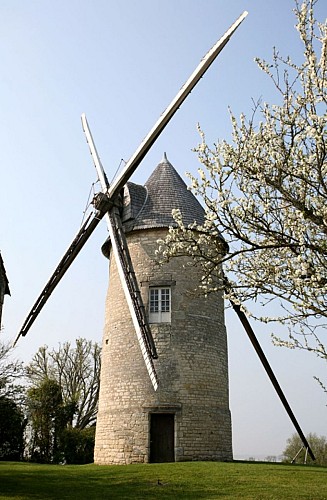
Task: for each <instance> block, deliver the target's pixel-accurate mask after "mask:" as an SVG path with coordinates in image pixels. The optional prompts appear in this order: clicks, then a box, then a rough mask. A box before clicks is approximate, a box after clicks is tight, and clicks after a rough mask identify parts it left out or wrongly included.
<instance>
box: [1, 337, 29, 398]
mask: <svg viewBox="0 0 327 500" xmlns="http://www.w3.org/2000/svg"><path fill="white" fill-rule="evenodd" d="M12 351H13V349H12V347H11V346H10V345H9V344H5V343H3V342H0V396H1V397H6V398H13V399H15V400H19V401H21V400H22V395H23V393H24V387H23V385H21V384H20V383H18V382H20V381H21V379H22V376H23V363H22V361H18V360H16V359H14V358H11V356H12Z"/></svg>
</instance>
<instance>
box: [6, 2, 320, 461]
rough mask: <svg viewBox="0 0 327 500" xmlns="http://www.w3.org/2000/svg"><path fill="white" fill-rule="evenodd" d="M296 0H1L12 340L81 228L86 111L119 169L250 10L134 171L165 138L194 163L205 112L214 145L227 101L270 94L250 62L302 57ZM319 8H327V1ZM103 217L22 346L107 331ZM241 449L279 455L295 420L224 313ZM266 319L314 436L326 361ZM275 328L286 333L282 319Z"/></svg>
mask: <svg viewBox="0 0 327 500" xmlns="http://www.w3.org/2000/svg"><path fill="white" fill-rule="evenodd" d="M293 6H294V3H293V0H264V1H263V0H165V1H163V0H161V1H159V0H139V1H137V2H135V1H133V0H56V1H55V2H53V1H52V0H51V1H50V0H30V1H26V0H2V1H1V5H0V60H1V69H0V96H1V97H0V99H1V117H0V141H1V147H0V165H1V167H0V186H1V197H0V207H1V214H2V217H1V224H0V249H1V251H2V256H3V259H4V262H5V266H6V269H7V274H8V277H9V280H10V288H11V292H12V296H11V298H6V302H5V309H4V318H3V320H4V332H3V338H5V339H13V338H14V337H15V336H16V334H17V331H18V329H19V327H20V326H21V323H22V322H23V320H24V317H25V315H26V314H27V312H28V311H29V309H30V307H31V305H32V303H33V302H34V300H35V298H36V297H37V295H38V293H39V292H40V290H41V288H42V287H43V285H44V284H45V282H46V281H47V279H48V277H49V275H50V274H51V272H52V271H53V269H54V267H55V266H56V264H57V262H58V260H59V259H60V258H61V256H62V255H63V253H64V251H65V250H66V247H67V246H68V245H69V244H70V242H71V240H72V237H73V236H74V234H75V233H76V232H77V230H78V228H79V226H80V223H81V220H82V217H83V210H84V208H85V206H86V203H87V199H88V195H89V191H90V189H91V186H92V183H93V182H94V181H95V180H96V176H95V171H94V167H93V164H92V161H91V158H90V155H89V152H88V148H87V145H86V142H85V138H84V135H83V132H82V129H81V123H80V115H81V113H82V112H85V113H86V115H87V117H88V120H89V124H90V126H91V129H92V132H93V136H94V138H95V141H96V144H97V147H98V150H99V152H100V155H101V159H102V163H103V164H104V166H105V169H106V171H107V174H108V177H109V178H111V177H112V176H113V174H114V172H115V171H116V169H117V167H118V165H119V163H120V159H121V158H123V159H125V160H127V159H128V158H129V157H130V156H131V155H132V154H133V152H134V150H135V149H136V148H137V146H138V145H139V143H140V141H141V140H142V139H143V137H144V136H145V135H146V134H147V132H148V130H149V129H150V128H151V127H152V125H153V124H154V122H155V121H156V120H157V118H158V117H159V115H160V114H161V112H162V111H163V110H164V109H165V107H166V106H167V105H168V103H169V102H170V100H171V99H172V98H173V97H174V95H175V94H176V92H177V91H178V89H179V88H180V87H181V85H182V84H183V83H184V82H185V80H186V79H187V78H188V76H189V74H190V73H191V72H192V71H193V69H194V68H195V67H196V65H197V64H198V62H199V60H200V59H201V58H202V56H203V55H204V54H205V53H206V52H207V50H208V49H209V48H210V47H211V46H212V45H213V43H214V42H215V41H216V40H217V39H218V38H219V37H220V36H221V35H222V34H223V33H224V32H225V31H226V30H227V28H228V27H229V26H230V25H231V24H232V23H233V22H234V21H235V19H236V18H237V17H238V16H239V15H240V14H241V13H242V12H243V11H244V10H248V11H249V15H248V17H247V19H246V20H245V21H244V23H243V24H242V25H241V27H240V28H239V29H238V30H237V32H236V33H235V34H234V36H233V38H232V40H231V41H230V42H229V43H228V45H227V46H226V47H225V49H224V50H223V52H222V53H221V55H220V56H219V58H218V60H217V61H216V62H215V63H214V65H213V66H212V67H211V68H210V69H209V71H208V73H207V74H206V75H205V76H204V78H203V79H202V80H201V81H200V83H199V84H198V86H197V87H196V89H195V90H193V92H192V93H191V95H190V96H189V97H188V99H187V100H186V102H185V103H184V104H183V106H182V108H181V109H180V110H179V111H178V113H177V115H176V116H175V117H174V119H173V120H172V121H171V123H170V124H169V125H168V127H167V128H166V130H165V131H164V133H163V134H162V136H161V137H160V139H159V140H158V141H157V143H156V144H155V146H154V147H153V148H152V150H151V151H150V152H149V154H148V155H147V157H146V158H145V160H144V161H143V163H142V165H141V166H140V168H139V169H138V171H137V172H136V174H135V175H134V177H133V180H134V181H135V182H139V183H143V182H144V181H145V180H146V179H147V177H148V176H149V175H150V173H151V172H152V170H153V169H154V168H155V166H156V165H157V164H158V163H159V161H160V160H161V158H162V155H163V152H164V151H166V152H167V155H168V158H169V160H170V161H171V163H172V164H173V165H174V166H175V168H176V169H177V170H178V171H179V172H180V173H181V174H182V175H184V173H185V172H186V171H191V172H195V171H196V169H197V165H198V164H197V158H196V155H195V154H194V153H193V152H192V148H193V147H194V146H196V144H197V143H198V142H199V137H198V133H197V130H196V124H197V123H198V122H199V123H200V125H201V127H202V128H203V130H204V131H205V133H206V135H207V140H208V142H209V143H212V142H213V141H215V140H216V139H218V138H229V136H230V124H229V118H228V106H231V108H232V109H233V111H234V112H235V114H236V115H238V114H239V113H240V112H241V111H244V112H246V113H249V112H250V110H251V106H252V103H251V99H252V98H254V99H255V100H257V99H258V98H260V97H262V98H263V99H264V100H267V101H270V102H274V101H276V95H275V94H274V91H273V88H272V86H271V83H270V81H269V80H268V79H267V77H265V76H264V75H263V74H262V73H261V72H260V71H259V70H258V69H257V66H256V64H255V63H254V57H255V56H260V57H263V58H267V59H268V58H269V57H270V56H271V52H272V47H273V46H274V45H276V46H277V47H278V48H279V49H280V51H281V52H282V53H283V54H285V55H286V54H291V55H294V56H295V58H297V59H298V60H300V59H301V55H302V54H301V45H300V43H299V41H298V37H297V34H296V31H295V30H294V24H295V18H294V15H293V13H292V8H293ZM317 14H318V17H319V18H320V19H324V18H325V16H326V4H325V0H320V2H319V5H318V8H317ZM106 236H107V232H106V227H105V224H104V223H103V224H101V226H100V227H99V228H98V229H97V232H96V233H95V234H94V235H93V237H92V238H91V240H90V241H89V243H88V245H87V247H86V248H85V249H84V250H83V252H82V253H81V255H80V256H79V258H78V259H77V261H76V262H75V263H74V265H73V267H72V268H71V269H70V271H69V272H68V274H67V275H66V277H65V279H64V280H63V282H62V283H61V284H60V285H59V287H58V288H57V290H56V291H55V293H54V294H53V296H52V298H51V300H50V301H49V302H48V304H47V305H46V307H45V309H44V310H43V312H42V314H41V316H40V317H39V318H38V320H37V322H36V323H35V325H34V327H33V329H32V330H31V331H30V332H29V334H28V336H27V337H26V338H24V339H21V340H20V342H19V344H18V347H17V349H16V355H17V357H20V358H22V359H24V360H29V359H30V357H31V355H32V354H33V353H34V352H35V351H36V350H37V349H38V347H39V346H40V345H43V344H44V343H46V344H48V345H49V346H54V347H56V346H57V345H58V342H64V341H67V340H71V341H74V339H75V338H77V337H86V338H89V339H93V340H96V341H99V342H100V341H101V336H102V328H103V320H104V302H105V294H106V288H107V281H108V265H107V261H106V260H105V258H104V257H103V256H102V255H101V253H100V246H101V244H102V242H103V241H104V240H105V238H106ZM227 326H228V338H229V348H230V394H231V396H230V397H231V410H232V418H233V433H234V455H235V457H236V458H237V457H245V458H247V457H249V456H258V457H259V456H261V457H265V456H266V455H279V454H280V453H281V452H282V450H283V448H284V445H285V442H286V439H287V437H289V436H290V435H291V434H292V433H293V426H292V424H291V423H290V422H289V419H288V416H287V415H286V413H285V411H284V409H283V408H282V407H281V404H280V403H279V401H278V400H277V397H276V396H275V394H274V391H273V389H272V388H271V386H270V383H269V382H268V379H267V377H266V375H265V373H264V372H263V370H262V368H261V366H260V364H259V361H258V360H257V359H256V356H255V354H254V353H253V352H252V347H251V346H250V344H249V342H248V340H247V338H246V337H245V335H244V334H243V332H242V329H241V328H240V326H239V325H238V323H237V320H236V319H235V318H234V316H233V315H232V313H231V312H230V311H227ZM257 332H258V335H259V338H260V341H262V345H263V347H264V349H265V351H266V353H267V356H268V357H269V360H270V362H271V364H272V366H273V369H274V370H275V372H276V375H277V377H278V379H279V380H280V383H281V385H282V387H283V389H284V391H285V393H286V395H287V397H288V399H289V402H290V404H291V406H292V407H293V409H294V412H295V414H296V416H297V418H298V420H299V422H300V424H301V426H302V427H303V430H304V432H305V433H308V432H317V433H318V434H325V435H326V434H327V430H326V421H327V419H326V411H327V410H326V406H325V403H326V401H325V398H324V395H323V393H322V391H321V389H320V388H319V387H318V385H317V383H316V382H315V381H314V380H313V378H312V376H313V375H320V376H321V377H322V378H323V376H324V370H323V368H324V366H325V365H324V364H323V363H319V360H317V359H316V358H315V357H314V356H313V355H310V354H307V355H305V354H303V353H300V352H295V351H286V350H282V349H278V348H275V347H273V346H272V345H271V343H270V338H269V333H270V329H269V328H267V327H265V328H263V327H258V328H257ZM275 333H277V334H278V333H279V332H278V331H276V330H275Z"/></svg>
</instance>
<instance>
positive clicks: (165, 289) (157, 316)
mask: <svg viewBox="0 0 327 500" xmlns="http://www.w3.org/2000/svg"><path fill="white" fill-rule="evenodd" d="M154 294H155V297H153V295H154ZM148 310H149V323H171V286H167V285H163V286H149V307H148Z"/></svg>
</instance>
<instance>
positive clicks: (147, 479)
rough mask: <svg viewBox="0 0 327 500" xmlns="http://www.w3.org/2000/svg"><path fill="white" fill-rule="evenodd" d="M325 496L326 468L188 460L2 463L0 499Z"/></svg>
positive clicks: (195, 499) (191, 499)
mask: <svg viewBox="0 0 327 500" xmlns="http://www.w3.org/2000/svg"><path fill="white" fill-rule="evenodd" d="M112 498H117V499H120V500H124V499H133V500H134V499H144V500H146V499H157V500H160V499H171V500H175V499H176V500H178V499H184V500H186V499H187V500H201V499H215V498H218V499H220V498H223V499H235V498H242V499H255V500H259V499H270V500H271V499H276V500H284V499H292V500H298V499H301V498H306V499H312V500H320V499H327V468H322V467H312V466H295V465H293V466H292V465H281V464H269V463H249V462H241V463H238V462H235V463H220V462H189V463H185V462H184V463H171V464H142V465H125V466H120V465H117V466H97V465H93V464H92V465H75V466H74V465H39V464H30V463H17V462H0V500H4V499H15V500H21V499H33V500H37V499H39V500H47V499H51V500H54V499H56V500H64V499H70V500H75V499H76V500H97V499H106V500H107V499H112Z"/></svg>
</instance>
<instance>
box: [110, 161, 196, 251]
mask: <svg viewBox="0 0 327 500" xmlns="http://www.w3.org/2000/svg"><path fill="white" fill-rule="evenodd" d="M173 209H179V210H180V211H181V214H182V218H183V223H184V225H185V226H188V225H189V224H192V223H193V222H197V223H198V224H203V223H204V218H205V212H204V209H203V207H202V206H201V205H200V203H199V202H198V200H197V199H196V198H195V196H194V195H193V194H192V193H191V191H189V190H188V188H187V185H186V184H185V182H184V181H183V179H182V178H181V176H180V175H179V174H178V173H177V172H176V170H175V168H174V167H173V166H172V164H171V163H170V161H168V159H167V156H166V153H165V154H164V156H163V159H162V160H161V162H160V163H159V165H158V166H157V167H156V168H155V170H154V171H153V172H152V174H151V175H150V177H149V179H148V180H147V181H146V183H145V185H144V186H142V185H140V184H135V183H133V182H128V183H127V184H126V186H125V187H124V195H123V208H122V212H121V218H122V222H123V225H124V230H125V232H126V233H127V232H130V231H135V230H140V229H154V228H160V227H162V228H163V227H167V228H168V227H170V226H176V225H177V224H176V222H175V221H174V219H173V216H172V210H173ZM109 244H110V243H109V240H107V242H106V243H105V244H104V245H103V247H102V251H103V253H104V254H105V255H106V256H108V254H109V246H108V245H109Z"/></svg>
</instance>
